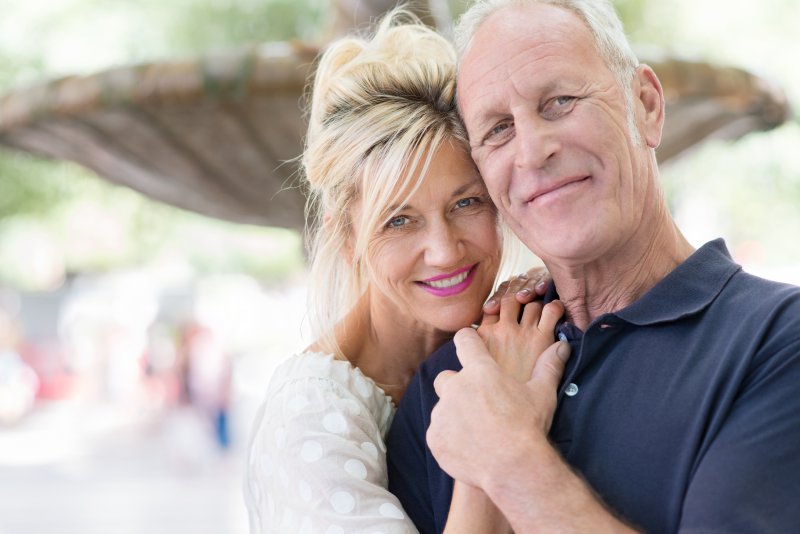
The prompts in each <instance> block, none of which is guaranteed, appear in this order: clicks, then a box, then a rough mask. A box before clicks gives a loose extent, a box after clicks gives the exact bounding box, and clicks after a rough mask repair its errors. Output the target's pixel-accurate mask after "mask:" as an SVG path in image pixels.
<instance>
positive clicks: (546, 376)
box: [528, 341, 572, 390]
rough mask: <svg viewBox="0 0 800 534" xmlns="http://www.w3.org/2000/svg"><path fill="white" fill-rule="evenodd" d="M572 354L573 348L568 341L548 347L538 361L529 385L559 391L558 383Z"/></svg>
mask: <svg viewBox="0 0 800 534" xmlns="http://www.w3.org/2000/svg"><path fill="white" fill-rule="evenodd" d="M571 352H572V348H571V347H570V345H569V343H567V342H566V341H557V342H555V343H553V344H552V345H550V346H549V347H547V349H545V351H544V352H543V353H542V354H541V355H540V356H539V359H538V360H536V364H535V365H534V366H533V371H531V379H530V380H529V381H528V384H529V385H535V386H536V387H543V388H550V389H551V390H556V389H558V383H559V382H560V381H561V376H562V375H563V374H564V368H565V367H566V364H567V360H569V356H570V354H571Z"/></svg>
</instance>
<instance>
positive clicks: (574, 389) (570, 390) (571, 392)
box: [564, 382, 578, 397]
mask: <svg viewBox="0 0 800 534" xmlns="http://www.w3.org/2000/svg"><path fill="white" fill-rule="evenodd" d="M564 393H566V395H567V397H574V396H575V395H577V394H578V384H575V383H574V382H570V384H569V385H568V386H567V389H565V390H564Z"/></svg>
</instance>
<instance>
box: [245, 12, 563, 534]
mask: <svg viewBox="0 0 800 534" xmlns="http://www.w3.org/2000/svg"><path fill="white" fill-rule="evenodd" d="M404 16H405V17H407V16H406V15H402V14H398V13H394V14H392V15H389V16H388V17H387V18H386V19H385V20H384V21H383V22H382V23H381V25H380V26H379V28H378V30H377V32H376V34H375V36H374V37H373V38H372V39H371V40H370V41H365V40H362V39H356V38H352V39H346V40H343V41H340V42H337V43H335V44H334V45H332V46H331V47H330V48H329V49H328V50H327V51H326V52H325V54H324V56H323V57H322V59H321V61H320V64H319V67H318V69H317V74H316V79H315V83H314V89H313V95H312V104H311V113H310V117H309V128H308V135H307V139H306V150H305V153H304V156H303V167H304V174H305V178H306V179H307V181H308V186H309V189H310V198H311V206H312V210H311V213H313V214H314V215H315V216H316V217H317V219H318V221H317V225H316V226H315V228H314V232H313V233H312V234H313V235H312V236H311V243H312V266H311V281H312V287H311V289H310V295H311V297H312V299H313V306H312V307H311V311H312V319H313V324H314V326H315V327H316V331H315V335H316V336H317V337H316V341H315V342H314V343H313V344H312V345H311V346H310V347H309V348H308V349H307V350H306V351H305V352H304V353H302V354H299V355H296V356H293V357H292V358H290V359H289V360H287V361H286V362H285V363H283V364H282V365H281V366H280V367H279V368H278V369H277V370H276V371H275V373H274V375H273V377H272V380H271V382H270V385H269V388H268V392H267V397H266V400H265V402H264V405H263V406H262V410H261V412H260V413H259V415H258V417H257V419H256V423H255V430H254V434H253V438H252V443H251V446H250V449H249V460H248V483H247V487H246V493H247V499H248V507H249V510H250V519H251V531H252V532H328V533H335V532H356V531H358V532H360V531H362V530H364V531H365V532H367V531H369V532H373V531H376V532H378V531H380V532H387V533H388V532H403V533H404V532H416V530H415V529H414V526H413V524H412V523H411V522H410V520H408V518H407V517H406V516H405V514H404V512H403V511H402V509H401V507H400V504H399V502H398V501H397V500H396V499H395V498H394V496H393V495H391V493H389V492H388V490H387V489H386V486H387V480H386V467H385V447H384V442H383V437H384V436H385V433H386V432H387V430H388V428H389V424H390V422H391V418H392V416H393V414H394V410H395V406H396V404H397V403H398V402H399V400H400V398H401V397H402V395H403V392H404V391H405V388H406V386H407V384H408V383H409V381H410V379H411V376H412V374H413V372H414V370H415V369H416V367H417V365H418V364H419V363H420V361H421V360H422V359H423V358H424V357H425V356H426V355H428V354H430V353H431V352H433V351H434V350H435V349H436V348H438V347H439V346H440V345H441V344H442V343H444V342H445V341H447V340H449V339H451V338H452V336H453V334H454V333H455V332H456V331H457V330H459V329H460V328H463V327H465V326H469V325H471V324H473V323H475V322H476V321H478V320H479V318H480V315H481V306H482V303H483V301H484V299H485V298H486V296H487V295H488V294H489V291H490V290H491V288H492V285H493V283H494V279H495V276H496V274H497V271H498V268H499V266H500V260H501V242H502V240H501V236H500V232H499V226H498V221H497V213H496V210H495V208H494V205H493V204H492V202H491V199H490V198H489V195H488V193H487V192H486V189H485V187H484V185H483V182H482V180H481V178H480V176H479V175H478V172H477V170H476V169H475V167H474V165H473V163H472V160H471V159H470V157H469V147H468V143H467V138H466V133H465V131H464V128H463V126H462V125H461V122H460V121H459V119H458V116H457V113H456V105H455V54H454V52H453V49H452V48H451V45H450V44H449V43H448V42H447V41H446V40H445V39H443V38H442V37H440V36H438V35H437V34H436V33H435V32H433V31H431V30H429V29H427V28H426V27H424V26H422V25H420V24H417V23H415V24H402V20H403V17H404ZM525 282H526V280H522V281H521V282H520V281H517V282H515V283H514V284H512V286H513V288H514V289H519V288H520V286H521V284H524V283H525ZM527 282H529V283H530V284H533V283H535V280H527ZM531 289H532V287H528V291H529V292H531V293H532V291H531ZM511 300H513V298H512V299H511ZM503 306H504V312H503V314H502V315H501V316H500V317H499V318H495V319H494V320H493V321H491V323H492V324H491V325H488V326H487V327H486V328H483V327H482V328H483V330H482V331H481V330H479V332H482V335H484V336H485V337H486V338H487V340H492V339H494V340H495V341H496V343H494V344H497V343H500V342H502V343H504V349H506V350H504V356H505V357H506V358H507V359H508V361H509V364H508V368H509V371H510V372H521V373H522V374H523V375H524V373H525V369H527V372H528V374H529V373H530V366H532V362H531V360H532V357H535V356H536V355H538V354H539V353H541V351H542V350H544V349H545V348H546V347H548V346H549V345H550V344H552V343H553V339H552V334H550V332H553V330H554V327H555V322H556V320H557V319H558V318H559V316H560V314H561V307H560V305H559V304H558V303H555V304H548V305H547V306H546V307H545V308H544V310H545V311H544V312H542V307H541V306H529V307H528V308H526V311H525V312H524V313H525V316H524V318H525V320H523V321H522V324H529V325H533V326H532V328H531V329H529V330H533V331H535V333H531V332H530V331H529V332H528V333H527V334H526V335H525V336H516V337H513V336H512V337H513V340H512V341H510V342H509V341H508V339H507V336H509V334H508V332H509V328H508V327H507V326H508V324H507V323H509V322H511V323H513V326H514V327H517V326H519V325H518V324H517V321H516V320H517V316H518V312H519V309H518V307H519V304H513V305H512V304H507V303H506V299H504V303H503ZM509 306H512V308H513V306H516V308H513V309H512V311H511V312H509V308H508V307H509ZM512 312H513V313H512ZM540 312H541V316H542V317H541V320H540V317H539V315H540ZM512 316H513V317H512ZM537 322H538V324H539V327H540V328H536V325H537ZM501 330H502V333H501ZM542 332H546V334H543V333H542ZM493 336H494V337H493ZM502 336H506V338H503V339H501V337H502ZM519 354H521V355H524V356H525V358H514V356H516V355H519ZM520 362H522V363H520ZM529 362H530V363H529ZM451 517H453V524H454V525H460V526H462V528H463V525H464V524H468V525H470V526H471V527H472V526H474V527H475V528H476V529H478V530H480V529H484V528H485V529H495V528H496V525H497V524H501V523H502V517H499V516H498V513H497V512H496V510H493V507H492V506H491V504H490V503H489V502H488V500H487V499H485V497H484V496H483V495H482V494H480V493H479V492H477V491H476V492H475V493H472V492H470V491H468V490H465V491H459V492H457V498H456V499H455V500H454V503H453V508H452V510H451ZM454 528H455V527H454ZM460 531H462V532H463V530H460ZM493 531H496V530H493Z"/></svg>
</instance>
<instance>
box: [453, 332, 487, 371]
mask: <svg viewBox="0 0 800 534" xmlns="http://www.w3.org/2000/svg"><path fill="white" fill-rule="evenodd" d="M453 342H454V343H455V345H456V354H457V355H458V361H460V362H461V366H462V367H469V366H471V365H475V364H478V363H480V362H482V361H486V360H487V359H489V360H492V358H491V356H490V355H489V351H488V350H487V349H486V344H485V343H484V342H483V340H482V339H481V336H480V335H478V332H476V331H475V330H474V329H473V328H462V329H461V330H459V331H458V332H456V335H455V336H454V337H453ZM492 361H494V360H492Z"/></svg>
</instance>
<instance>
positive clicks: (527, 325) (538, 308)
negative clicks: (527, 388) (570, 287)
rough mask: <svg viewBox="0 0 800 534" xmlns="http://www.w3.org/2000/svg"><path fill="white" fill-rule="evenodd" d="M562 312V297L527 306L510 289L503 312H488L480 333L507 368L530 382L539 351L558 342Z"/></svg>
mask: <svg viewBox="0 0 800 534" xmlns="http://www.w3.org/2000/svg"><path fill="white" fill-rule="evenodd" d="M562 315H564V305H563V304H562V303H561V301H558V300H554V301H552V302H548V303H547V304H542V302H541V301H536V302H531V303H529V304H526V305H525V307H524V308H523V305H522V304H520V303H519V301H518V299H517V298H516V294H515V292H512V291H509V292H506V294H505V295H504V296H503V297H502V298H501V302H500V314H499V315H486V316H484V318H483V321H482V322H481V325H480V326H479V327H478V335H480V336H481V339H483V342H484V343H486V348H487V349H488V350H489V353H490V354H491V355H492V357H493V358H494V359H495V361H497V363H498V364H499V365H500V367H501V368H502V369H503V371H505V372H506V373H508V374H510V375H511V376H513V377H514V378H516V379H517V380H520V381H521V382H527V381H528V380H529V379H530V377H531V371H532V370H533V366H534V364H535V363H536V360H537V359H538V358H539V355H540V354H541V353H542V352H544V350H545V349H546V348H547V347H549V346H550V345H552V344H553V343H554V342H555V328H556V323H557V322H558V320H559V319H560V318H561V316H562Z"/></svg>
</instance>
